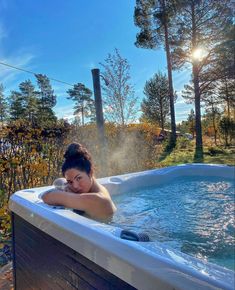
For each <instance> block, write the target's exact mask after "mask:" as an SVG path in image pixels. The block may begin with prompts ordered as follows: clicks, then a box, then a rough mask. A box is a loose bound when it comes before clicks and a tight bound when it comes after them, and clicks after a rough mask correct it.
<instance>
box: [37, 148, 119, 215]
mask: <svg viewBox="0 0 235 290" xmlns="http://www.w3.org/2000/svg"><path fill="white" fill-rule="evenodd" d="M64 158H65V161H64V163H63V165H62V173H63V176H64V177H65V179H66V180H67V186H66V189H65V190H63V191H61V190H58V189H54V190H50V191H48V192H46V193H44V194H43V196H42V199H43V201H44V202H45V203H47V204H49V205H62V206H64V207H67V208H73V209H77V210H80V211H84V212H85V213H86V214H88V215H89V216H90V217H92V218H95V219H107V218H109V217H110V216H112V215H113V214H114V212H115V211H116V207H115V205H114V203H113V202H112V200H111V197H110V195H109V192H108V191H107V189H106V188H105V187H104V186H102V185H101V184H99V183H98V182H97V180H96V179H95V177H94V175H93V164H92V160H91V156H90V154H89V153H88V151H87V150H86V149H85V148H84V147H83V146H82V145H81V144H79V143H72V144H70V145H69V146H68V148H67V150H66V152H65V155H64Z"/></svg>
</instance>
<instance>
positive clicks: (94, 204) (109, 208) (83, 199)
mask: <svg viewBox="0 0 235 290" xmlns="http://www.w3.org/2000/svg"><path fill="white" fill-rule="evenodd" d="M42 200H43V201H44V202H45V203H47V204H49V205H62V206H64V207H68V208H73V209H78V210H83V211H85V212H86V213H87V214H88V215H89V216H91V217H93V218H98V219H106V218H108V217H110V216H112V215H113V214H114V212H115V211H116V208H115V205H114V204H113V202H112V200H111V198H110V197H109V195H108V196H107V195H106V194H104V193H103V192H97V193H81V194H76V193H72V192H65V191H59V190H56V189H55V190H52V191H49V192H46V193H45V194H43V196H42Z"/></svg>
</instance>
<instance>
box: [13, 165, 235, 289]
mask: <svg viewBox="0 0 235 290" xmlns="http://www.w3.org/2000/svg"><path fill="white" fill-rule="evenodd" d="M192 175H194V176H195V175H201V176H203V175H211V176H222V177H224V178H233V177H234V167H229V166H223V165H204V164H190V165H179V166H174V167H168V168H164V169H156V170H149V171H144V172H138V173H132V174H125V175H119V176H112V177H107V178H102V179H100V180H99V181H100V182H101V183H102V184H103V185H105V186H106V187H107V188H108V189H109V191H110V193H111V194H119V193H125V192H126V191H127V190H130V189H131V190H132V189H136V188H138V187H141V186H144V185H148V186H152V185H157V184H158V183H159V182H160V181H161V182H169V181H170V180H172V179H173V178H175V177H178V176H192ZM50 188H51V187H41V188H33V189H26V190H22V191H18V192H16V193H14V194H13V195H12V196H11V199H10V209H11V211H12V223H13V250H14V253H13V254H14V276H15V289H17V290H18V289H102V290H103V289H146V290H147V289H151V290H153V289H160V290H164V289H166V290H167V289H172V290H173V289H185V290H189V289H190V290H191V289H195V290H196V289H197V290H198V289H234V272H233V271H231V270H228V269H225V268H223V267H220V266H217V265H214V264H211V263H207V262H205V261H202V260H199V259H197V258H194V257H191V256H189V255H187V254H183V253H181V252H179V251H177V250H174V249H172V248H170V247H166V246H165V245H164V244H162V243H160V242H158V241H152V242H134V241H129V240H124V239H121V238H120V232H121V230H122V229H121V228H117V227H114V226H112V225H109V224H105V223H101V222H98V221H94V220H91V219H88V218H86V217H84V216H80V215H78V214H76V213H74V212H73V211H72V210H70V209H63V208H60V207H52V206H49V205H46V204H44V203H43V202H42V200H41V199H40V194H42V193H43V192H44V191H46V190H48V189H50Z"/></svg>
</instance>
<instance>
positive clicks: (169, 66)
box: [161, 0, 176, 147]
mask: <svg viewBox="0 0 235 290" xmlns="http://www.w3.org/2000/svg"><path fill="white" fill-rule="evenodd" d="M161 2H162V9H163V13H164V21H163V22H164V24H163V25H164V32H165V33H164V36H165V49H166V58H167V73H168V82H169V97H170V114H171V140H170V142H171V145H172V147H174V146H175V143H176V125H175V105H174V102H175V100H174V89H173V80H172V64H171V54H170V46H169V36H168V19H167V15H166V13H165V12H166V6H165V0H162V1H161Z"/></svg>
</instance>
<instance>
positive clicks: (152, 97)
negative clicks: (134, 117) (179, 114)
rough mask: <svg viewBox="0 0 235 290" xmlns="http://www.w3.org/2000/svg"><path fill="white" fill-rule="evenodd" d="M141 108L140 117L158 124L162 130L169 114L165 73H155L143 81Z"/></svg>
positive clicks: (167, 85) (167, 86)
mask: <svg viewBox="0 0 235 290" xmlns="http://www.w3.org/2000/svg"><path fill="white" fill-rule="evenodd" d="M144 94H145V95H146V98H144V99H143V101H142V104H141V109H142V111H143V115H142V118H144V119H146V120H148V121H150V122H155V123H157V124H160V126H161V128H162V130H164V128H165V124H166V120H167V117H168V116H169V110H170V106H169V104H170V100H169V84H168V79H167V77H166V75H163V74H161V73H160V72H159V73H158V74H155V75H154V76H153V78H151V79H150V80H149V81H147V82H146V83H145V86H144Z"/></svg>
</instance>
